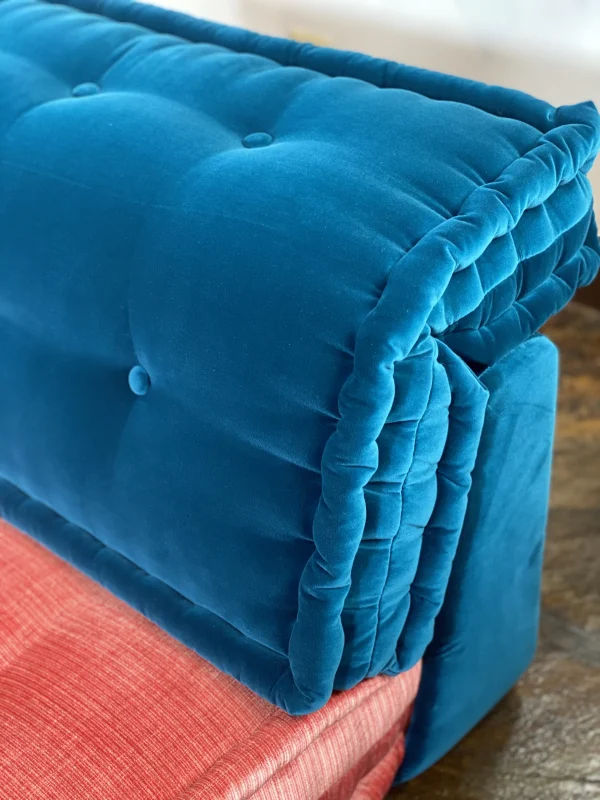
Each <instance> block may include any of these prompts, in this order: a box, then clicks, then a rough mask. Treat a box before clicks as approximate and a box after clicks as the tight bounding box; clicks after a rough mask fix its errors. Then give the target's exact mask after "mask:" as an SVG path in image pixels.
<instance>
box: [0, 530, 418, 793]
mask: <svg viewBox="0 0 600 800" xmlns="http://www.w3.org/2000/svg"><path fill="white" fill-rule="evenodd" d="M419 670H420V667H419V666H417V667H415V668H414V669H412V670H411V671H410V672H407V673H404V674H402V675H399V676H397V677H395V678H387V677H379V678H375V679H373V680H370V681H366V682H364V683H363V684H361V685H360V686H358V687H356V688H355V689H353V690H352V691H349V692H346V693H343V694H337V695H335V696H334V697H333V698H332V700H331V701H330V702H329V703H328V704H327V705H326V706H325V708H323V709H321V710H320V711H318V712H316V713H314V714H312V715H310V716H307V717H289V716H287V715H286V714H285V713H284V712H282V711H281V710H279V709H277V708H275V707H274V706H271V705H269V704H268V703H266V702H265V701H264V700H261V699H260V698H258V697H256V696H255V695H254V694H252V693H251V692H250V691H249V690H248V689H246V688H245V687H243V686H242V685H241V684H239V683H237V682H236V681H234V680H233V679H231V678H229V677H227V676H225V675H223V674H221V673H220V672H218V671H217V670H216V669H215V668H214V667H212V666H211V665H210V664H208V663H207V662H205V661H203V660H202V659H200V658H199V657H198V656H196V655H195V654H194V653H193V652H192V651H190V650H188V649H186V648H185V647H184V646H182V645H180V644H179V643H177V642H176V641H175V640H173V639H171V638H170V637H169V636H168V635H167V634H165V633H164V632H163V631H161V630H159V629H158V628H157V627H155V626H154V625H153V624H152V623H150V622H148V620H146V619H145V618H144V617H142V616H141V615H139V614H138V613H137V612H135V611H133V610H132V609H131V608H129V607H128V606H126V605H125V604H123V603H121V602H120V601H119V600H117V599H116V598H114V597H113V596H111V595H110V594H109V593H108V592H107V591H105V590H104V589H102V588H101V587H99V586H98V585H96V584H95V583H93V582H92V581H91V580H89V579H88V578H86V577H85V576H83V575H81V574H80V573H78V572H76V571H75V570H74V569H73V568H72V567H71V566H69V565H67V564H66V563H63V562H62V561H60V560H58V559H57V558H56V557H55V556H53V555H51V554H50V553H49V552H47V551H46V550H44V549H43V548H42V547H40V546H39V545H38V544H36V543H34V542H33V541H32V540H30V539H29V538H28V537H26V536H25V535H23V534H22V533H20V532H18V531H16V530H15V529H14V528H12V527H10V526H9V525H7V524H6V523H4V522H2V521H1V520H0V798H1V800H38V798H39V800H42V798H43V800H79V799H80V798H81V799H82V800H83V798H85V800H95V799H96V798H97V799H98V800H142V798H151V799H152V800H196V799H197V798H207V800H219V798H227V800H238V799H239V800H241V798H253V800H313V798H314V800H317V799H320V800H342V799H343V800H345V799H346V798H352V800H375V798H377V799H380V798H383V797H384V795H385V794H386V792H387V790H388V789H389V787H390V785H391V782H392V780H393V777H394V775H395V773H396V770H397V769H398V766H399V765H400V763H401V761H402V757H403V752H404V730H405V728H406V725H407V722H408V717H409V714H410V708H411V704H412V701H413V699H414V696H415V693H416V690H417V685H418V681H419Z"/></svg>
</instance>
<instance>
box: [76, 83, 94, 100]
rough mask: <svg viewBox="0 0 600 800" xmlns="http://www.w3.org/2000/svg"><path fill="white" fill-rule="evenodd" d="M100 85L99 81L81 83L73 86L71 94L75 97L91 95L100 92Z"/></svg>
mask: <svg viewBox="0 0 600 800" xmlns="http://www.w3.org/2000/svg"><path fill="white" fill-rule="evenodd" d="M99 91H100V87H99V86H98V84H97V83H80V84H78V85H77V86H75V87H73V91H72V92H71V94H72V95H73V97H89V96H90V95H92V94H98V92H99Z"/></svg>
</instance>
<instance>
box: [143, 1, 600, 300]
mask: <svg viewBox="0 0 600 800" xmlns="http://www.w3.org/2000/svg"><path fill="white" fill-rule="evenodd" d="M154 2H155V3H156V4H158V5H162V6H166V7H170V8H175V9H177V10H181V11H185V12H187V13H190V14H194V15H196V16H200V17H206V18H209V19H214V20H217V21H220V22H225V23H228V24H232V25H241V26H243V27H246V28H251V29H253V30H257V31H260V32H262V33H269V34H272V35H275V36H284V37H288V38H293V39H298V40H301V41H310V42H314V43H316V44H322V45H326V46H330V47H337V48H342V49H348V50H358V51H361V52H364V53H371V54H372V55H377V56H382V57H384V58H389V59H393V60H396V61H403V62H405V63H409V64H414V65H417V66H421V67H426V68H428V69H434V70H440V71H442V72H450V73H453V74H455V75H463V76H465V77H469V78H474V79H477V80H481V81H485V82H486V83H497V84H501V85H504V86H510V87H512V88H516V89H521V90H523V91H525V92H529V93H531V94H534V95H536V96H538V97H542V98H544V99H545V100H547V101H549V102H550V103H552V104H553V105H562V104H566V103H576V102H578V101H580V100H588V99H591V100H594V101H595V102H596V104H597V105H598V107H600V0H154ZM591 179H592V184H593V186H594V192H595V196H596V198H600V163H599V164H597V165H596V166H595V167H594V169H593V170H592V173H591ZM599 205H600V202H599ZM597 284H598V289H595V288H594V289H588V290H584V292H583V294H582V298H583V299H586V300H588V301H590V300H592V301H594V298H595V302H596V303H597V304H598V306H599V307H600V280H599V281H598V282H597Z"/></svg>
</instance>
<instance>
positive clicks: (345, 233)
mask: <svg viewBox="0 0 600 800" xmlns="http://www.w3.org/2000/svg"><path fill="white" fill-rule="evenodd" d="M0 94H1V96H2V103H1V104H0V141H1V150H0V260H1V261H2V263H3V265H4V267H3V269H2V271H1V274H0V364H1V368H2V371H3V375H5V376H6V377H7V380H6V381H5V383H6V385H5V386H4V388H3V392H2V394H1V395H0V440H1V441H2V447H1V448H0V477H1V480H0V512H1V513H2V514H3V515H4V516H5V517H6V518H7V519H9V520H11V521H13V522H15V523H16V524H17V525H18V526H19V527H21V528H23V529H24V530H26V531H28V532H29V533H31V534H32V535H34V536H36V537H37V538H39V539H40V540H41V541H43V542H44V543H46V544H47V545H48V546H50V547H52V548H53V549H54V550H56V551H57V552H58V553H60V554H61V555H63V556H64V557H65V558H67V559H69V560H70V561H72V562H73V563H75V564H76V565H78V566H79V567H80V568H82V569H84V570H85V571H87V572H88V573H89V574H91V575H92V576H94V577H95V578H96V579H97V580H99V581H101V582H102V583H104V584H105V585H106V586H108V587H109V588H111V589H112V590H113V591H114V592H115V593H117V594H118V595H120V596H121V597H123V598H125V599H126V600H128V602H130V603H131V604H133V605H134V606H135V607H136V608H138V609H140V610H141V611H142V612H143V613H145V614H147V615H148V616H149V617H150V618H152V619H153V620H155V621H157V622H158V623H159V624H160V625H162V626H163V627H165V628H166V629H167V630H168V631H170V632H171V633H172V634H174V635H175V636H177V637H178V638H180V639H181V640H182V641H184V642H186V643H187V644H189V645H190V646H191V647H193V648H195V649H196V650H198V652H200V653H201V654H202V655H203V656H204V657H206V658H207V659H208V660H210V661H212V662H213V663H214V664H216V665H217V666H219V667H220V668H221V669H223V670H225V671H226V672H228V673H230V674H231V675H233V676H235V677H236V678H238V679H239V680H240V681H242V682H243V683H245V684H247V685H248V686H250V687H251V688H252V689H254V690H255V691H256V692H258V693H259V694H260V695H262V696H263V697H264V698H266V699H268V700H270V701H271V702H273V703H276V704H277V705H279V706H281V707H282V708H284V709H286V710H287V711H289V712H290V713H292V714H298V713H305V712H308V711H312V710H314V709H317V708H319V707H320V706H322V705H323V704H324V703H325V702H326V701H327V699H328V698H329V697H330V695H331V692H332V690H333V689H334V688H337V689H342V688H348V687H350V686H353V685H355V684H356V683H358V682H359V681H360V680H362V679H363V678H366V677H369V676H374V675H377V674H379V673H381V672H386V673H397V672H399V671H401V670H404V669H406V668H407V667H409V666H411V665H413V664H415V663H416V662H417V661H418V660H419V658H420V657H421V656H422V654H423V652H424V650H425V648H426V647H427V645H428V643H429V642H430V641H431V639H432V636H433V629H434V622H435V619H436V617H437V615H438V613H439V611H440V608H441V606H442V603H443V600H444V596H445V593H446V589H447V586H448V582H449V580H450V575H451V569H452V562H453V559H454V556H455V553H456V548H457V546H458V542H459V538H460V533H461V529H462V527H463V521H464V518H465V513H466V509H467V498H468V495H469V490H470V487H471V472H472V470H473V466H474V464H475V461H476V458H477V457H478V452H479V460H480V463H483V464H484V466H483V467H482V468H481V469H483V470H484V471H485V470H486V469H487V468H486V467H485V463H486V459H487V458H488V457H489V453H488V449H487V448H486V447H484V448H483V450H482V449H481V447H480V436H481V432H482V429H484V430H485V424H484V419H485V411H486V406H487V403H488V398H489V396H490V393H493V389H491V388H490V385H488V382H487V381H486V380H484V379H482V377H481V375H482V374H485V370H486V367H490V368H493V365H495V364H496V363H500V362H501V360H502V359H503V358H504V357H506V356H507V355H508V354H510V353H511V352H512V351H515V352H516V349H518V348H519V346H520V345H522V344H523V343H525V342H527V340H528V339H529V337H530V336H531V335H532V334H533V333H534V332H535V331H536V330H537V328H538V327H539V326H540V325H541V324H542V323H543V322H544V321H545V320H546V319H547V318H548V317H549V316H550V315H551V314H552V313H554V312H555V311H556V310H557V309H558V308H560V307H561V306H562V305H564V303H565V302H566V301H567V300H568V299H569V297H570V296H571V295H572V293H573V292H574V290H575V289H576V287H577V286H579V285H581V284H584V283H587V282H589V281H590V280H591V279H592V278H593V276H594V274H595V272H596V271H597V269H598V262H599V252H600V251H599V247H598V240H597V235H596V229H595V223H594V220H593V215H592V199H591V190H590V186H589V183H588V180H587V178H586V177H585V173H586V171H587V170H588V169H589V167H590V165H591V163H592V160H593V158H594V156H595V154H596V151H597V149H598V141H599V122H598V115H597V112H596V110H595V108H594V107H593V105H591V104H585V103H584V104H581V105H577V106H570V107H562V108H559V109H555V108H552V107H551V106H549V105H547V104H546V103H544V102H541V101H538V100H535V99H533V98H531V97H528V96H526V95H523V94H520V93H518V92H513V91H509V90H505V89H501V88H498V87H488V86H484V85H481V84H477V83H473V82H469V81H466V80H463V79H458V78H452V77H449V76H444V75H439V74H436V73H429V72H426V71H422V70H418V69H414V68H410V67H406V66H402V65H397V64H392V63H389V62H385V61H381V60H377V59H372V58H369V57H366V56H359V55H356V54H349V53H343V52H336V51H331V50H326V49H321V48H316V47H313V46H310V45H300V44H297V43H293V42H287V41H284V40H277V39H271V38H268V37H263V36H258V35H257V34H253V33H250V32H247V31H241V30H238V29H233V28H226V27H223V26H219V25H214V24H211V23H206V22H203V21H200V20H194V19H191V18H188V17H185V16H182V15H178V14H173V13H171V12H167V11H164V10H162V9H156V8H152V7H149V6H141V5H136V4H131V3H128V2H122V1H121V0H106V1H104V0H71V2H70V3H69V4H54V3H49V2H42V1H41V0H0ZM537 346H538V345H536V347H537ZM8 378H9V379H8ZM514 392H515V393H516V395H517V396H518V394H519V388H518V386H517V387H516V388H514ZM525 399H526V397H523V400H525ZM541 430H542V429H541V428H539V427H537V426H533V427H532V429H531V431H529V432H528V431H525V432H524V433H523V436H522V437H520V439H519V441H518V442H515V443H514V445H515V447H518V448H522V450H519V454H520V455H519V458H525V460H526V459H527V454H528V453H532V452H534V451H535V449H536V447H538V437H539V436H540V435H542V433H540V431H541ZM543 430H544V433H543V435H544V436H547V431H546V428H544V429H543ZM540 446H542V447H544V448H546V447H547V439H546V440H544V441H543V442H542V444H541V445H540ZM519 458H517V459H516V461H515V465H516V464H518V463H519V464H520V463H521V461H519ZM482 460H483V461H482ZM490 463H491V464H492V465H496V464H497V462H496V461H494V460H493V459H492V461H491V462H490ZM519 468H520V467H519ZM493 469H495V466H493V467H492V470H493ZM511 469H512V468H511ZM514 469H515V470H516V469H517V466H515V467H514ZM490 474H491V477H490ZM510 474H512V472H511V473H510ZM494 480H495V477H494V472H493V471H492V473H486V479H485V485H482V487H481V488H480V489H479V490H478V491H480V492H481V493H482V496H485V497H489V496H491V495H490V493H493V491H492V490H493V486H494ZM490 481H491V483H490ZM511 487H512V484H511V482H510V480H506V481H504V482H503V483H502V486H501V487H500V486H499V487H498V492H500V491H501V492H502V502H503V503H506V504H507V506H508V505H509V504H516V505H515V506H514V507H515V508H518V504H519V503H521V499H520V498H521V496H520V495H518V496H516V495H515V496H513V495H512V488H511ZM532 502H534V501H533V500H532ZM545 502H546V500H545V496H544V493H543V492H541V491H540V492H539V493H537V492H536V494H535V504H536V509H535V514H536V515H537V516H538V517H540V515H541V516H543V513H544V510H545ZM532 513H533V512H532ZM484 538H485V537H484ZM503 558H504V559H506V561H505V563H504V564H503V565H502V571H503V574H508V573H510V571H511V569H512V568H513V567H514V564H515V559H516V558H517V556H516V555H513V554H512V553H511V552H504V553H503ZM519 558H520V556H519ZM531 569H532V570H537V571H539V565H538V563H537V562H535V561H534V562H532V565H531ZM456 580H458V581H460V580H461V578H460V577H458V578H456ZM470 585H471V584H470V583H469V581H468V580H466V583H465V586H466V587H468V586H470ZM506 591H507V592H509V591H510V587H507V588H506ZM465 602H469V600H468V598H467V599H466V600H465ZM521 610H522V613H523V615H527V614H534V615H535V609H533V610H530V609H526V608H522V609H521ZM472 613H473V614H475V615H479V617H480V619H479V622H478V623H477V625H476V628H477V629H478V627H477V626H479V625H484V624H485V622H484V620H485V618H486V614H487V613H488V609H487V608H486V607H484V606H482V605H477V606H476V607H474V608H473V610H472ZM504 622H505V624H507V625H508V624H509V621H508V620H505V621H504ZM526 627H527V631H528V633H527V636H528V637H529V625H527V626H526ZM527 641H529V638H528V640H527Z"/></svg>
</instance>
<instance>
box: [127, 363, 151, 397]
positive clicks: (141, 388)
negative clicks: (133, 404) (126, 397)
mask: <svg viewBox="0 0 600 800" xmlns="http://www.w3.org/2000/svg"><path fill="white" fill-rule="evenodd" d="M128 380H129V388H130V389H131V391H132V392H133V393H134V394H137V395H140V396H142V395H145V394H146V393H147V392H148V389H149V388H150V376H149V375H148V373H147V372H146V370H145V369H144V368H143V367H140V365H139V364H136V365H135V367H132V368H131V369H130V371H129V378H128Z"/></svg>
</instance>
